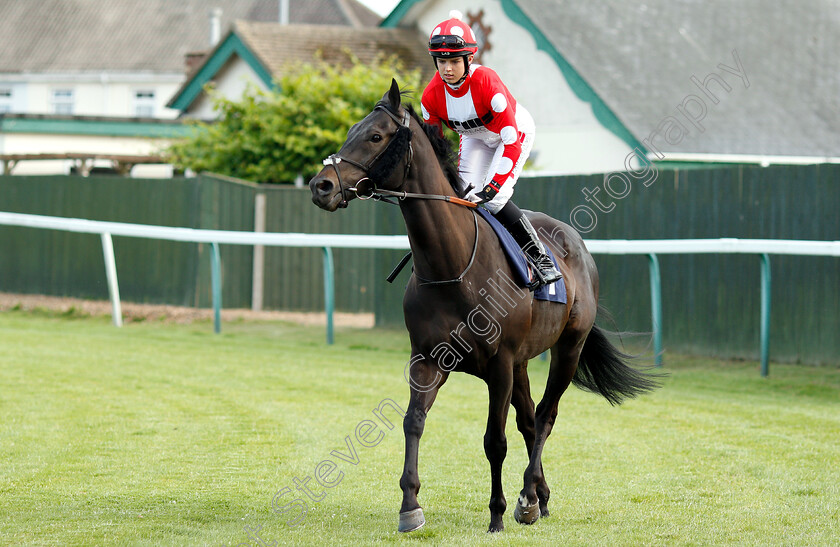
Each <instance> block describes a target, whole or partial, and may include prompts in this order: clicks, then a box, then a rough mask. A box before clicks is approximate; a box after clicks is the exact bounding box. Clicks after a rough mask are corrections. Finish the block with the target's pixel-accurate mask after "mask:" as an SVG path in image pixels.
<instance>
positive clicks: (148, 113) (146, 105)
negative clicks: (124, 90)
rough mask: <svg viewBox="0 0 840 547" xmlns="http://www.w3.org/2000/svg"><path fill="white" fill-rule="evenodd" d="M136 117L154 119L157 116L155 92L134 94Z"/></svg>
mask: <svg viewBox="0 0 840 547" xmlns="http://www.w3.org/2000/svg"><path fill="white" fill-rule="evenodd" d="M134 115H135V116H137V117H138V118H153V117H154V115H155V92H154V91H150V90H148V89H143V90H138V91H135V92H134Z"/></svg>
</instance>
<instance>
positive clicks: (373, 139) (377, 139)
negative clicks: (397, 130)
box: [370, 133, 382, 142]
mask: <svg viewBox="0 0 840 547" xmlns="http://www.w3.org/2000/svg"><path fill="white" fill-rule="evenodd" d="M381 140H382V135H380V134H378V133H375V134H374V135H373V136H372V137H371V138H370V142H380V141H381Z"/></svg>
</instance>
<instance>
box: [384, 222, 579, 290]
mask: <svg viewBox="0 0 840 547" xmlns="http://www.w3.org/2000/svg"><path fill="white" fill-rule="evenodd" d="M475 211H476V212H477V213H478V215H479V216H480V217H481V218H483V219H484V220H485V221H486V222H487V223H488V224H490V227H491V228H493V232H494V233H495V234H496V237H498V239H499V244H500V245H501V247H502V250H503V251H504V253H505V256H506V257H507V260H508V264H510V267H511V269H512V270H513V272H514V274H515V278H516V279H515V281H516V283H517V284H518V285H519V286H520V287H522V288H527V287H529V286H530V285H531V283H533V282H534V274H533V271H532V268H531V265H530V264H529V263H528V259H527V258H525V253H524V252H523V251H522V249H521V248H520V247H519V244H518V243H516V240H514V239H513V236H512V235H510V232H508V231H507V229H506V228H505V227H504V226H502V223H501V222H499V221H498V220H496V219H495V217H493V215H492V214H490V212H489V211H487V210H486V209H484V208H482V207H478V208H476V209H475ZM543 243H545V242H544V241H543ZM546 251H547V252H548V256H549V257H550V258H551V261H552V262H554V265H555V266H557V259H556V258H555V257H554V254H553V253H552V252H551V249H549V248H548V246H546ZM410 259H411V252H409V253H408V254H406V255H405V256H404V257H403V258H402V260H400V262H399V264H397V266H396V267H395V268H394V270H393V271H392V272H391V273H390V275H388V277H387V281H388V283H393V282H394V279H396V277H397V275H399V273H400V272H401V271H402V269H403V268H404V267H405V265H406V264H408V261H409V260H410ZM534 298H535V299H536V300H545V301H547V302H557V303H560V304H565V303H566V282H565V280H564V279H562V278H561V279H560V280H558V281H555V282H554V283H551V284H549V285H543V286H542V287H539V288H538V289H537V290H535V291H534Z"/></svg>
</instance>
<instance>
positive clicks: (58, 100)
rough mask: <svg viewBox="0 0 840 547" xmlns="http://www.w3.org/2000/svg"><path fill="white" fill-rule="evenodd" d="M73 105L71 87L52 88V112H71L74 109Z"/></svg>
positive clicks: (73, 99)
mask: <svg viewBox="0 0 840 547" xmlns="http://www.w3.org/2000/svg"><path fill="white" fill-rule="evenodd" d="M74 107H75V98H74V94H73V90H72V89H53V92H52V111H53V114H73V111H74V110H75V108H74Z"/></svg>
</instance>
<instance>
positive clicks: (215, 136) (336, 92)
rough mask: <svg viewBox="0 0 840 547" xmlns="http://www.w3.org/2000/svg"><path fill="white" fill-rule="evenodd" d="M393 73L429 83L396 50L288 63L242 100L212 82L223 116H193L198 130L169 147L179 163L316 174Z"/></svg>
mask: <svg viewBox="0 0 840 547" xmlns="http://www.w3.org/2000/svg"><path fill="white" fill-rule="evenodd" d="M392 77H393V78H396V79H397V81H398V82H399V83H400V86H401V87H402V88H404V89H405V88H408V89H412V90H421V89H422V88H421V87H420V86H421V85H422V83H421V80H420V71H419V70H413V71H406V70H404V69H403V65H402V63H401V62H400V61H399V60H398V59H397V58H396V57H390V58H386V59H381V58H380V59H378V60H377V61H376V62H374V63H371V64H369V65H368V64H363V63H361V62H360V61H359V60H358V59H356V58H352V59H351V63H350V65H349V66H334V65H329V64H327V63H325V62H323V61H321V60H316V61H315V62H314V63H311V64H304V65H302V66H298V67H295V68H294V69H290V70H287V71H285V74H284V76H282V77H281V78H280V79H279V81H277V82H276V84H277V85H276V86H275V87H274V89H272V90H270V91H262V90H260V89H258V88H256V87H255V86H249V87H248V89H247V90H246V92H245V93H244V94H243V97H242V98H241V99H239V100H236V101H233V100H230V99H226V98H224V97H222V96H221V95H219V94H217V93H215V92H214V91H213V90H212V89H210V90H209V93H210V94H211V97H212V100H213V103H214V106H215V108H216V110H217V111H218V112H219V114H220V116H219V119H218V120H216V121H214V122H210V123H207V122H193V123H194V125H195V131H194V132H193V133H192V135H191V136H189V137H187V138H185V139H183V140H180V141H177V142H175V143H173V144H172V145H171V146H170V147H169V148H168V149H167V150H166V151H165V153H164V155H165V156H166V157H167V160H168V161H169V162H170V163H172V164H173V165H175V166H176V167H177V168H181V169H184V168H189V169H192V170H193V171H196V172H199V171H211V172H213V173H219V174H222V175H228V176H232V177H238V178H242V179H246V180H251V181H254V182H261V183H284V182H285V183H288V182H292V181H293V180H294V179H295V178H296V177H297V176H298V174H300V175H302V176H303V177H304V178H309V177H311V176H313V175H314V174H315V173H317V172H318V171H319V170H320V169H321V167H322V163H321V162H322V160H323V159H324V158H326V157H327V156H329V155H330V154H333V153H335V152H337V151H338V149H339V148H340V146H341V144H342V143H343V142H344V140H345V139H346V136H347V131H348V130H349V129H350V127H351V126H352V125H353V124H355V123H356V122H358V121H359V120H361V119H362V118H363V117H364V116H366V115H367V114H368V113H369V112H370V111H371V110H372V109H373V106H374V105H375V104H376V102H377V101H379V99H381V98H382V95H383V93H385V91H387V90H388V88H389V86H390V84H391V78H392ZM418 94H419V92H418ZM418 100H419V98H418Z"/></svg>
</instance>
